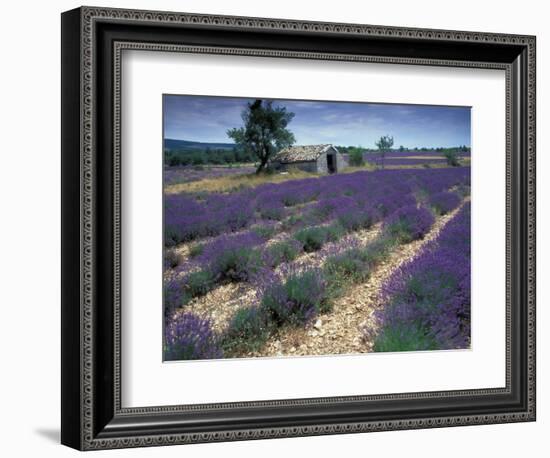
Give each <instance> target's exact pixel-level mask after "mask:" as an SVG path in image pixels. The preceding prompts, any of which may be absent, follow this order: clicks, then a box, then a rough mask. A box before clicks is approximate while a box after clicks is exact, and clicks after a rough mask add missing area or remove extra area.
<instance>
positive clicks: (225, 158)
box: [164, 145, 470, 167]
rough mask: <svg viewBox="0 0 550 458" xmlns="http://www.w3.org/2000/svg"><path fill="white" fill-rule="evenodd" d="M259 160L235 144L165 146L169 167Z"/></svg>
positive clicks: (353, 149)
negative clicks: (231, 146)
mask: <svg viewBox="0 0 550 458" xmlns="http://www.w3.org/2000/svg"><path fill="white" fill-rule="evenodd" d="M336 148H338V151H340V152H341V153H343V154H353V153H357V152H362V153H364V154H377V153H380V150H378V149H375V148H362V147H358V146H336ZM392 152H419V153H429V152H433V153H437V154H441V155H444V154H445V153H447V152H451V153H469V152H470V147H469V146H466V145H461V146H456V147H450V148H443V147H437V148H427V147H414V148H405V147H403V146H401V147H398V148H392V149H389V150H387V151H386V154H391V153H392ZM256 161H257V158H256V156H254V154H253V153H252V152H248V151H245V150H244V149H242V148H238V147H237V146H235V147H234V148H210V147H207V148H196V149H195V148H190V147H186V148H184V149H178V148H165V149H164V163H165V165H167V166H169V167H174V166H186V165H228V164H239V163H254V162H256Z"/></svg>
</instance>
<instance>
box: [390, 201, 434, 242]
mask: <svg viewBox="0 0 550 458" xmlns="http://www.w3.org/2000/svg"><path fill="white" fill-rule="evenodd" d="M433 223H434V217H433V215H432V214H431V213H430V211H429V210H427V209H426V208H424V207H417V206H416V205H407V206H405V207H402V208H400V209H398V210H396V211H395V212H394V213H392V214H391V215H390V216H389V217H388V218H387V219H386V221H385V222H384V231H385V232H386V233H388V234H390V235H392V236H394V237H397V238H398V239H399V240H400V241H401V242H402V243H407V242H410V241H412V240H418V239H420V238H422V237H424V235H425V234H426V233H427V232H428V231H429V230H430V227H431V226H432V224H433Z"/></svg>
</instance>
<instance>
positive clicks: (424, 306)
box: [364, 204, 470, 351]
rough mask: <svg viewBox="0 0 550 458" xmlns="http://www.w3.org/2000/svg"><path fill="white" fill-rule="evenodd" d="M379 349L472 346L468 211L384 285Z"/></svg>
mask: <svg viewBox="0 0 550 458" xmlns="http://www.w3.org/2000/svg"><path fill="white" fill-rule="evenodd" d="M381 298H382V300H383V302H384V303H385V306H384V308H383V309H381V311H379V312H377V313H376V320H377V323H378V324H377V327H378V328H379V332H378V333H377V334H376V335H373V329H365V330H364V332H365V338H367V339H374V349H375V351H410V350H430V349H452V348H467V347H468V346H469V342H470V207H469V204H466V205H464V207H463V208H462V209H461V210H460V212H459V213H458V214H457V215H456V216H455V217H454V218H453V220H451V221H450V222H449V223H448V224H447V226H445V228H444V229H443V230H442V231H441V233H440V235H439V237H438V238H437V239H436V240H434V241H432V242H430V244H429V245H428V246H427V247H426V248H425V249H424V251H423V252H422V253H421V254H420V256H418V257H416V258H415V259H413V260H412V261H409V262H408V263H406V264H405V265H403V266H402V267H401V268H400V269H398V270H397V271H396V272H395V273H394V274H393V275H392V276H391V277H390V279H389V280H388V281H387V282H386V283H385V284H384V285H383V288H382V293H381Z"/></svg>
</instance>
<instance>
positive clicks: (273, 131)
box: [227, 99, 295, 173]
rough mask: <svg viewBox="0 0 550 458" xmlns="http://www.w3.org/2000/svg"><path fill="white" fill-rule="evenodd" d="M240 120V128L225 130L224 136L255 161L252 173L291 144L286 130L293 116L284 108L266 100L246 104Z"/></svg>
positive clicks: (288, 131) (291, 139) (291, 141)
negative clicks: (225, 134) (255, 166)
mask: <svg viewBox="0 0 550 458" xmlns="http://www.w3.org/2000/svg"><path fill="white" fill-rule="evenodd" d="M241 118H242V120H243V124H244V125H243V126H242V127H239V128H233V129H229V130H228V131H227V135H228V137H229V138H232V139H233V141H234V142H235V143H236V144H237V145H239V146H240V147H242V148H243V149H244V150H245V151H247V152H249V153H252V154H253V155H254V156H255V157H257V158H258V161H259V165H258V168H257V170H256V173H260V172H261V171H262V170H263V169H264V168H265V166H266V165H267V163H268V162H269V159H270V158H271V157H273V155H274V154H276V153H277V152H278V151H280V150H281V149H283V148H286V147H287V146H290V145H292V144H293V143H294V142H295V138H294V134H293V133H292V132H291V131H290V130H288V129H287V126H288V124H289V123H290V121H292V118H294V113H291V112H289V111H287V109H286V108H285V107H281V106H274V105H273V102H272V101H270V100H268V101H264V100H261V99H257V100H255V101H254V102H249V103H247V106H246V108H245V109H244V110H243V111H242V113H241Z"/></svg>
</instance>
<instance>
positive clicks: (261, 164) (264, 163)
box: [256, 158, 267, 175]
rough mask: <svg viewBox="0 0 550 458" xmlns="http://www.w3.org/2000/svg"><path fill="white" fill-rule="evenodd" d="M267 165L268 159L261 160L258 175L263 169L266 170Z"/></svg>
mask: <svg viewBox="0 0 550 458" xmlns="http://www.w3.org/2000/svg"><path fill="white" fill-rule="evenodd" d="M266 165H267V158H265V159H260V165H259V166H258V168H257V169H256V175H258V174H260V173H261V172H262V170H263V169H265V166H266Z"/></svg>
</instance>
